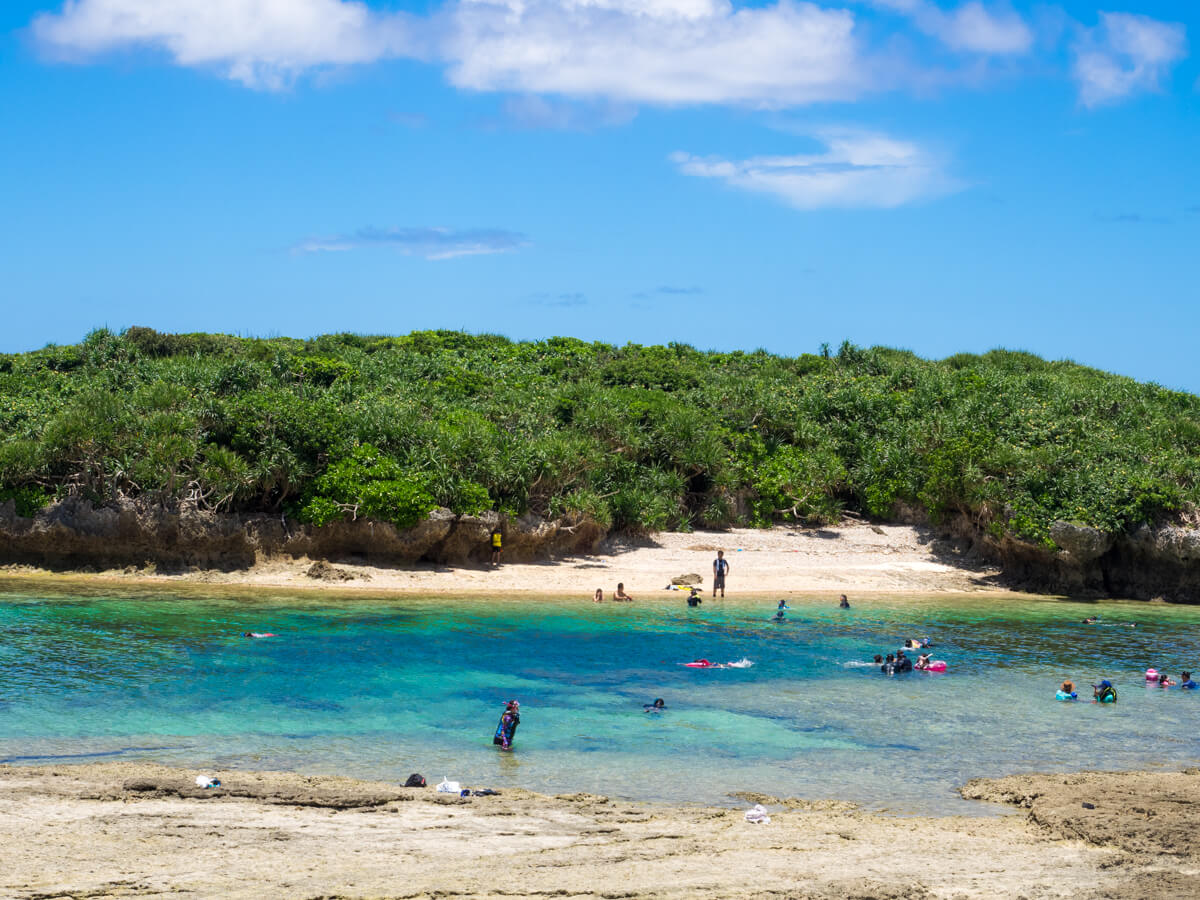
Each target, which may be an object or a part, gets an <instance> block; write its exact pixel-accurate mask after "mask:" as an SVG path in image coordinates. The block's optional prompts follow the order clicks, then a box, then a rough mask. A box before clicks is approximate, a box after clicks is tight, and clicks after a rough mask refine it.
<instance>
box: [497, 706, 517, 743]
mask: <svg viewBox="0 0 1200 900" xmlns="http://www.w3.org/2000/svg"><path fill="white" fill-rule="evenodd" d="M520 724H521V704H520V703H518V702H517V701H516V700H509V701H508V703H507V704H506V705H505V707H504V712H503V713H501V715H500V723H499V724H498V725H497V726H496V734H495V736H493V737H492V743H493V744H497V745H498V746H499V747H500V749H501V750H511V749H512V742H513V737H515V736H516V733H517V726H518V725H520Z"/></svg>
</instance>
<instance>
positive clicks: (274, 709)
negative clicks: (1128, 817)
mask: <svg viewBox="0 0 1200 900" xmlns="http://www.w3.org/2000/svg"><path fill="white" fill-rule="evenodd" d="M35 593H36V594H42V595H45V596H37V595H35V594H34V593H31V592H30V590H29V589H28V588H18V589H15V590H14V589H10V590H9V591H8V592H4V593H0V633H2V634H3V635H4V638H3V642H2V643H0V673H3V674H2V676H0V762H11V763H18V764H39V763H45V762H57V761H77V762H84V761H92V760H102V759H147V760H155V761H159V762H164V763H174V764H184V765H196V766H204V767H213V768H216V769H222V768H226V769H227V768H257V769H292V770H299V771H305V772H314V773H316V772H319V773H341V774H348V775H353V776H357V777H361V778H370V779H383V780H393V781H395V780H399V781H403V779H404V778H405V777H406V776H407V775H408V774H409V773H410V772H414V771H417V772H421V773H423V774H424V775H425V776H426V777H427V778H429V780H430V782H431V783H432V782H433V781H436V780H440V778H441V776H442V775H443V774H445V775H449V776H450V777H451V778H452V779H456V780H461V781H463V782H464V783H466V784H470V785H478V786H491V787H498V788H503V787H505V786H521V787H527V788H531V789H533V790H540V791H548V792H556V793H557V792H573V791H589V792H595V793H607V794H612V795H617V796H623V797H630V798H638V799H647V800H665V801H695V802H704V803H726V802H729V796H728V795H729V793H730V792H732V791H761V792H764V793H769V794H775V795H778V796H799V797H809V798H834V799H844V800H854V801H858V802H861V803H864V804H866V805H868V806H871V807H874V808H883V809H889V810H894V811H897V812H919V813H948V812H958V813H968V814H971V813H980V814H983V813H987V812H989V811H990V810H989V808H988V807H984V806H982V805H978V804H970V803H966V802H964V801H962V800H960V799H958V796H957V793H956V792H955V788H956V787H957V786H958V785H960V784H962V783H963V782H964V781H965V780H967V779H968V778H971V777H975V776H981V775H1000V774H1008V773H1012V772H1019V771H1039V770H1041V771H1046V770H1055V771H1062V770H1070V769H1085V768H1110V769H1125V768H1144V767H1153V766H1157V765H1167V766H1179V765H1185V764H1196V763H1198V762H1200V739H1198V738H1197V723H1198V722H1200V696H1196V695H1192V694H1190V693H1187V692H1180V691H1178V690H1168V691H1164V690H1161V689H1156V688H1155V689H1148V688H1146V687H1145V686H1144V682H1143V681H1142V672H1143V671H1144V669H1145V668H1146V667H1147V666H1149V665H1154V666H1157V667H1158V668H1165V669H1166V670H1167V671H1168V672H1170V673H1171V674H1172V676H1173V677H1178V673H1179V671H1180V669H1184V668H1187V669H1192V670H1194V671H1197V672H1200V609H1197V608H1189V607H1172V606H1164V605H1161V604H1154V605H1148V604H1141V603H1119V602H1108V603H1076V602H1069V601H1062V600H1056V599H1046V598H1028V597H1013V596H985V595H972V596H966V597H959V596H945V595H943V596H936V597H923V598H913V597H905V598H903V599H887V598H870V599H867V598H852V601H853V602H854V608H853V609H851V610H839V609H837V608H836V607H835V606H832V605H831V604H830V603H829V602H828V600H821V601H820V602H817V601H805V600H803V599H795V598H791V597H789V598H788V603H789V605H790V606H791V607H792V609H791V611H790V612H789V613H788V621H787V622H786V623H785V624H780V625H776V624H773V623H772V622H771V621H770V618H771V616H772V614H773V613H774V608H775V602H776V601H775V600H772V599H770V598H759V599H756V600H748V599H732V598H731V599H730V600H726V601H725V602H724V603H721V602H720V601H718V602H715V603H714V602H711V601H709V602H706V603H705V604H704V606H702V607H700V608H698V609H688V608H687V607H686V605H685V604H684V603H683V600H682V595H667V594H666V593H665V592H661V593H660V594H659V595H657V596H651V597H650V598H640V599H641V602H638V603H635V604H611V603H606V604H603V605H596V604H592V603H590V602H586V601H577V600H574V599H571V600H562V601H554V600H547V599H544V598H540V599H530V598H513V599H504V600H481V599H478V598H473V599H454V598H436V599H413V598H391V599H384V598H374V597H359V596H353V597H348V596H347V595H345V594H338V595H330V596H328V597H321V596H320V595H317V596H316V597H314V596H313V595H305V596H302V597H301V596H292V597H288V596H281V595H262V594H256V593H253V592H251V591H246V592H244V593H243V594H241V595H240V596H239V595H238V594H236V593H224V594H222V595H220V596H204V595H191V594H189V595H188V596H172V595H168V594H154V593H147V592H137V596H134V595H133V594H132V593H131V594H130V596H126V597H114V596H83V595H82V594H76V595H74V596H50V595H49V593H48V592H47V591H45V590H38V591H37V592H35ZM1086 615H1099V616H1101V620H1100V622H1101V624H1100V625H1093V626H1088V625H1083V624H1081V623H1080V620H1081V619H1082V618H1083V617H1084V616H1086ZM1121 623H1136V625H1137V627H1136V628H1127V627H1120V626H1121ZM1106 626H1107V627H1106ZM247 630H253V631H272V632H276V633H278V634H279V637H278V638H273V639H268V640H248V639H245V638H243V637H241V636H240V635H241V632H243V631H247ZM924 635H928V636H930V637H931V638H932V639H933V641H934V643H935V645H936V649H935V653H934V657H935V658H940V659H945V660H947V661H948V662H949V664H950V671H949V672H948V673H946V674H945V675H926V674H920V673H914V674H912V675H907V676H904V677H901V678H896V679H888V678H885V677H883V676H882V675H880V674H879V673H878V671H877V670H876V669H875V668H873V667H866V666H862V665H858V664H857V663H861V662H862V661H865V660H869V659H870V658H871V656H872V655H873V654H874V653H876V652H888V651H890V650H894V649H895V648H896V647H897V646H898V645H899V644H900V642H901V641H902V640H903V638H905V637H916V636H924ZM701 656H704V657H707V658H709V659H711V660H714V661H731V660H740V659H743V658H746V659H750V660H752V661H753V662H754V665H753V666H752V667H750V668H744V669H737V668H733V669H721V670H695V669H689V668H686V667H684V666H682V665H680V663H683V662H686V661H688V660H691V659H695V658H697V657H701ZM1064 677H1070V678H1073V679H1074V680H1075V682H1076V684H1077V685H1080V686H1081V692H1083V693H1085V694H1086V695H1089V696H1090V689H1088V687H1087V685H1088V684H1089V683H1090V682H1092V681H1096V680H1098V679H1099V678H1102V677H1108V678H1110V679H1112V680H1113V681H1114V682H1115V683H1116V684H1117V686H1118V689H1119V690H1120V702H1119V703H1118V704H1117V705H1116V706H1115V707H1098V706H1095V705H1093V704H1091V703H1078V704H1066V703H1057V702H1055V701H1054V699H1053V698H1054V690H1055V688H1056V687H1057V686H1058V684H1059V682H1060V681H1061V680H1062V679H1063V678H1064ZM1197 694H1200V692H1197ZM659 696H661V697H663V698H665V699H666V702H667V706H668V707H669V708H668V710H667V711H666V712H665V713H662V714H660V715H648V714H644V713H643V712H642V711H641V710H642V704H643V703H648V702H650V701H651V700H653V699H654V698H655V697H659ZM512 697H516V698H518V699H519V700H520V701H521V708H522V718H523V721H522V725H521V728H520V730H519V731H518V734H517V741H516V750H515V752H513V753H511V754H503V753H500V752H497V751H496V749H495V748H493V747H492V745H491V734H492V730H493V729H494V727H495V722H496V719H497V717H498V716H499V713H500V710H501V708H502V705H503V701H504V700H506V699H509V698H512Z"/></svg>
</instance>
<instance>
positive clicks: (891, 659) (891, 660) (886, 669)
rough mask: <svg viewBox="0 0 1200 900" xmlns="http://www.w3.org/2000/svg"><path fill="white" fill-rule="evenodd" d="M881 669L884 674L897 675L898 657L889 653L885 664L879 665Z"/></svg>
mask: <svg viewBox="0 0 1200 900" xmlns="http://www.w3.org/2000/svg"><path fill="white" fill-rule="evenodd" d="M879 671H880V672H882V673H883V674H884V675H887V676H888V677H889V678H890V677H891V676H893V675H895V674H896V657H895V656H893V655H892V654H890V653H889V654H888V655H887V659H886V660H885V661H884V663H883V665H882V666H880V667H879Z"/></svg>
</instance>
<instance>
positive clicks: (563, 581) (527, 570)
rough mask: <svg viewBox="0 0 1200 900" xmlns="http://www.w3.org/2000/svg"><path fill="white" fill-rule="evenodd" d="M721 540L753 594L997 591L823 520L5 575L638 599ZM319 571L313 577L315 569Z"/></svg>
mask: <svg viewBox="0 0 1200 900" xmlns="http://www.w3.org/2000/svg"><path fill="white" fill-rule="evenodd" d="M720 549H723V550H724V551H725V557H726V559H728V560H729V562H730V572H729V576H728V578H727V592H728V593H729V594H730V595H733V596H737V595H741V596H745V595H757V594H788V593H799V592H808V593H818V594H820V593H834V594H836V593H839V592H847V593H855V592H858V593H874V594H878V593H921V594H929V593H940V592H953V593H964V592H975V591H987V590H998V589H999V588H998V586H997V574H998V573H997V571H996V570H995V569H992V568H990V567H987V566H982V565H979V564H978V563H976V562H974V561H973V560H971V559H970V558H969V557H968V556H966V555H965V554H964V553H962V552H961V550H960V548H957V547H956V546H954V545H953V544H952V543H950V542H948V541H944V540H941V539H939V538H938V537H937V536H936V533H935V532H934V531H932V530H930V529H925V528H921V527H917V526H908V525H866V524H860V523H852V524H846V525H839V526H830V527H828V528H820V529H802V528H794V527H793V528H788V527H776V528H771V529H763V530H757V529H733V530H730V531H722V532H706V531H696V532H691V533H688V534H682V533H658V534H655V535H652V536H650V537H648V538H645V539H643V540H640V541H617V542H611V543H610V544H608V545H607V546H605V547H603V548H602V552H601V553H599V554H597V555H595V556H583V557H571V558H567V559H559V560H549V561H545V562H538V563H520V564H509V563H504V564H502V565H500V566H498V567H494V568H493V567H490V566H488V567H466V566H460V567H452V566H432V565H419V566H413V567H404V568H399V567H387V566H380V565H372V564H369V563H367V562H362V561H355V560H339V561H336V562H334V563H333V564H332V565H324V564H322V565H318V566H317V569H316V571H315V572H314V574H313V575H310V574H309V572H310V571H312V570H313V561H312V560H309V559H290V558H276V559H267V560H261V561H259V562H258V563H257V564H256V565H255V566H253V567H252V568H249V569H239V570H234V571H228V572H227V571H218V570H194V571H187V572H180V573H170V574H168V573H161V572H157V571H155V570H153V569H135V568H132V567H130V568H126V569H114V570H108V571H104V572H85V573H80V572H69V573H53V572H46V571H44V570H39V569H35V568H32V567H29V566H19V565H14V566H6V567H2V568H0V574H7V575H9V576H17V577H23V578H28V577H32V578H38V579H41V580H43V581H47V582H52V581H80V580H86V581H88V582H92V583H98V584H103V583H104V582H120V583H125V584H147V585H160V586H161V585H180V586H183V585H188V584H208V585H244V586H248V587H249V586H254V587H262V588H287V589H294V590H302V589H312V588H319V589H321V590H326V591H327V590H329V588H330V587H334V586H336V587H339V588H344V589H347V590H353V591H364V592H379V593H415V594H435V593H436V594H455V595H471V594H487V595H498V594H509V593H543V594H553V595H556V596H563V595H578V596H588V597H590V596H591V595H592V593H593V591H595V589H596V588H597V587H599V588H603V590H604V592H605V595H606V596H607V595H609V594H611V593H612V592H613V591H614V590H615V589H616V586H617V583H618V582H623V583H624V585H625V590H626V591H628V592H629V593H630V594H631V595H632V596H633V597H634V598H635V599H653V598H655V597H656V596H658V597H661V596H663V594H664V592H663V591H662V588H663V587H664V586H666V585H667V584H668V583H669V582H670V580H671V579H672V578H675V577H677V576H679V575H685V574H696V575H699V576H701V578H702V579H703V582H702V584H701V587H702V588H704V591H705V595H706V596H707V595H708V594H710V593H711V585H712V561H713V559H714V557H715V556H716V551H717V550H720ZM314 576H316V577H314Z"/></svg>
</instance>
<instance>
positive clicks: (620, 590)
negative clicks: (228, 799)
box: [613, 581, 633, 603]
mask: <svg viewBox="0 0 1200 900" xmlns="http://www.w3.org/2000/svg"><path fill="white" fill-rule="evenodd" d="M613 599H614V600H620V601H621V602H622V603H632V602H633V598H632V597H630V596H629V595H628V594H627V593H625V582H623V581H618V582H617V592H616V593H615V594H613Z"/></svg>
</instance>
